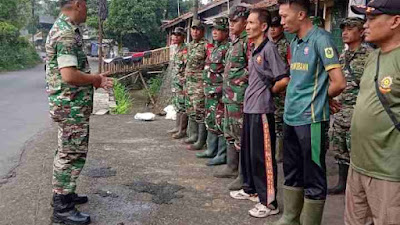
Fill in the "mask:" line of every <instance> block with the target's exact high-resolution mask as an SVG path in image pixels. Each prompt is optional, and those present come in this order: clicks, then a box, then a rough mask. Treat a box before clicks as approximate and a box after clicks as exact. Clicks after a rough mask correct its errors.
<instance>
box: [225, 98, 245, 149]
mask: <svg viewBox="0 0 400 225" xmlns="http://www.w3.org/2000/svg"><path fill="white" fill-rule="evenodd" d="M224 106H225V115H224V119H223V124H224V125H223V126H224V135H225V137H226V140H227V142H228V143H233V144H234V145H235V148H236V149H237V150H240V146H241V139H242V138H241V136H242V129H243V104H225V105H224Z"/></svg>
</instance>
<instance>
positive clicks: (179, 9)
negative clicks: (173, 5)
mask: <svg viewBox="0 0 400 225" xmlns="http://www.w3.org/2000/svg"><path fill="white" fill-rule="evenodd" d="M177 1H178V16H181V5H180V0H177Z"/></svg>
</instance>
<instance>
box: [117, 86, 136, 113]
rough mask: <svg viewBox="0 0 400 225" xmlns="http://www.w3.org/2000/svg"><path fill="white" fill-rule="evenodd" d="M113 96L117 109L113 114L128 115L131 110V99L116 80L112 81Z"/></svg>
mask: <svg viewBox="0 0 400 225" xmlns="http://www.w3.org/2000/svg"><path fill="white" fill-rule="evenodd" d="M114 96H115V101H116V103H117V107H116V108H115V109H114V110H113V112H112V113H113V114H128V113H129V112H130V111H131V108H132V99H131V97H130V95H129V92H128V91H127V90H126V88H125V87H124V85H123V84H122V83H121V82H119V81H118V80H117V79H114Z"/></svg>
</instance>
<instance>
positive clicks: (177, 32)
mask: <svg viewBox="0 0 400 225" xmlns="http://www.w3.org/2000/svg"><path fill="white" fill-rule="evenodd" d="M172 34H173V35H182V36H185V34H186V32H185V29H184V28H183V27H175V29H174V30H173V31H172Z"/></svg>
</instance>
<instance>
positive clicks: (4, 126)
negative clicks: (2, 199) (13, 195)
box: [0, 64, 51, 178]
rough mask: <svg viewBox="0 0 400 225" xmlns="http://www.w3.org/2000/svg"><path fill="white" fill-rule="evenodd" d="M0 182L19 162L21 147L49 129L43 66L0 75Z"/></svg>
mask: <svg viewBox="0 0 400 225" xmlns="http://www.w3.org/2000/svg"><path fill="white" fill-rule="evenodd" d="M0 96H1V97H0V178H2V177H3V176H5V175H6V174H7V173H8V172H9V171H10V169H12V168H13V167H14V166H15V165H16V164H17V163H18V161H19V157H20V154H21V152H22V150H23V149H24V148H25V149H26V151H29V146H24V143H25V142H26V141H27V140H29V139H30V138H32V137H33V136H34V135H35V134H37V133H38V132H39V131H41V130H43V129H46V128H48V127H49V126H50V121H51V120H50V118H49V116H48V103H47V94H46V92H45V72H44V68H43V64H40V65H38V66H36V67H35V68H32V69H29V70H23V71H16V72H8V73H0Z"/></svg>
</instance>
